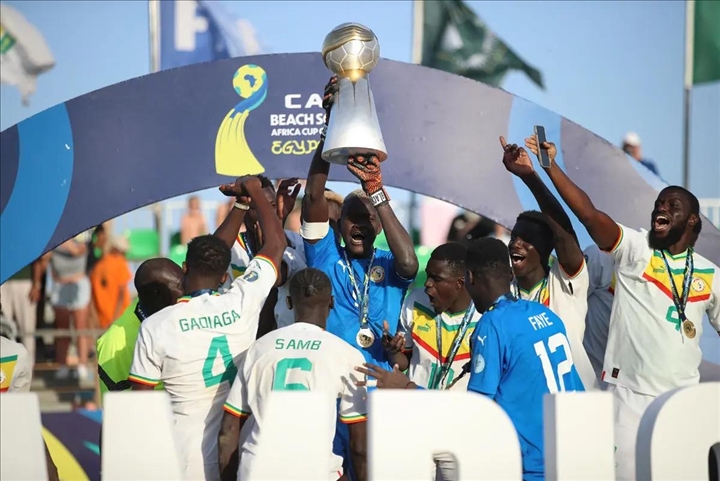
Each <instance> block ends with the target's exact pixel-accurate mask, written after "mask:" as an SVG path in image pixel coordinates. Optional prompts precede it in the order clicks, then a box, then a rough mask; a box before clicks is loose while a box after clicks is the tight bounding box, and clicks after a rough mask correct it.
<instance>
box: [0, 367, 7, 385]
mask: <svg viewBox="0 0 720 481" xmlns="http://www.w3.org/2000/svg"><path fill="white" fill-rule="evenodd" d="M6 377H7V376H5V371H4V370H2V369H0V384H5V379H6Z"/></svg>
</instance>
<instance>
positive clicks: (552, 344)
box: [533, 332, 573, 394]
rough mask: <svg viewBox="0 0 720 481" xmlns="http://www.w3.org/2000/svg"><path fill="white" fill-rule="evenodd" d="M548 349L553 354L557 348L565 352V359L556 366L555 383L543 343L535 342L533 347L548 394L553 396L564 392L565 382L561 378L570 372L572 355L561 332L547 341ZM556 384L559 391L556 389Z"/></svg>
mask: <svg viewBox="0 0 720 481" xmlns="http://www.w3.org/2000/svg"><path fill="white" fill-rule="evenodd" d="M547 344H548V348H550V352H551V353H552V352H555V351H556V350H557V348H558V347H560V346H562V348H563V351H565V359H564V360H563V361H562V362H560V363H558V365H557V379H558V380H557V381H555V375H554V374H553V367H552V364H550V358H549V357H548V353H547V350H546V349H545V343H544V342H543V341H538V342H536V343H535V344H534V345H533V347H534V348H535V354H537V356H538V357H539V358H540V362H541V363H542V369H543V374H545V382H547V387H548V391H550V394H554V393H556V392H558V391H560V392H563V391H565V381H564V380H563V376H564V375H565V374H567V373H569V372H570V371H571V370H572V366H573V361H572V353H571V352H570V345H569V344H568V340H567V337H565V334H563V333H562V332H558V333H557V334H553V335H552V336H550V337H549V338H548V340H547ZM558 383H559V384H560V389H558Z"/></svg>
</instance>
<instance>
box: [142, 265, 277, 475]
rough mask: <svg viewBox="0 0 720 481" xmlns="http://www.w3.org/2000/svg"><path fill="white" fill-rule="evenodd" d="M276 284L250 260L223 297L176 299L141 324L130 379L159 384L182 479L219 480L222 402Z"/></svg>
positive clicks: (265, 268) (269, 269)
mask: <svg viewBox="0 0 720 481" xmlns="http://www.w3.org/2000/svg"><path fill="white" fill-rule="evenodd" d="M276 280H277V270H276V268H275V266H274V265H273V263H272V262H271V261H270V260H269V259H267V258H266V257H264V256H262V255H259V256H255V258H254V259H253V260H252V261H251V262H250V264H249V265H248V268H247V270H246V271H245V274H244V275H243V276H241V277H238V278H237V279H236V280H235V281H234V282H233V284H232V287H231V288H230V289H229V290H228V291H227V292H226V293H224V294H219V293H217V292H215V293H210V292H204V293H202V294H200V295H197V296H196V297H190V296H186V297H182V298H180V299H179V300H178V303H177V304H176V305H174V306H170V307H168V308H165V309H163V310H162V311H160V312H158V313H156V314H154V315H152V316H150V317H148V318H147V319H145V320H144V321H143V323H142V326H141V328H140V333H139V334H138V338H137V342H136V343H135V353H134V356H133V363H132V367H131V368H130V375H129V376H128V379H129V380H131V381H133V382H136V383H140V384H145V385H148V386H155V385H157V384H158V383H159V382H162V383H163V384H164V385H165V390H166V391H167V392H168V394H169V395H170V401H171V403H172V409H173V413H174V414H175V424H174V427H173V428H174V435H175V443H176V445H177V447H178V450H179V459H180V461H181V463H183V465H182V471H183V476H184V478H185V479H193V480H196V479H213V480H214V479H218V478H219V471H218V453H217V437H218V434H219V431H220V422H221V420H222V405H223V402H225V398H226V397H227V394H228V392H229V391H230V386H231V384H232V382H233V380H234V379H235V376H236V373H237V367H236V364H237V361H238V359H239V357H240V356H241V355H242V354H243V353H244V352H245V351H246V350H247V348H248V347H250V345H251V344H252V343H253V342H254V341H255V336H256V334H257V329H258V323H259V317H260V310H261V309H262V307H263V304H264V303H265V299H266V298H267V296H268V293H269V292H270V289H272V287H273V285H274V284H275V282H276Z"/></svg>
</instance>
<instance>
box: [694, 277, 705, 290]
mask: <svg viewBox="0 0 720 481" xmlns="http://www.w3.org/2000/svg"><path fill="white" fill-rule="evenodd" d="M692 290H693V291H695V292H702V291H703V290H705V281H704V280H702V279H700V278H699V277H693V280H692Z"/></svg>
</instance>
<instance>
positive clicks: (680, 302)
mask: <svg viewBox="0 0 720 481" xmlns="http://www.w3.org/2000/svg"><path fill="white" fill-rule="evenodd" d="M336 93H337V83H336V80H335V79H332V80H331V81H330V82H329V83H328V85H327V86H326V90H325V98H324V107H325V109H326V112H327V116H328V117H329V116H330V112H331V111H330V108H331V106H332V104H333V101H334V99H335V97H336ZM323 141H324V134H321V139H320V143H319V145H318V147H317V151H316V153H315V156H314V158H313V160H312V162H311V164H310V167H309V171H308V175H307V181H306V184H305V190H304V196H303V198H302V210H301V215H300V229H299V230H300V233H299V234H297V233H296V232H294V231H293V230H290V229H284V226H285V227H287V222H288V217H289V216H290V214H291V212H292V210H293V206H294V204H295V199H296V198H297V196H298V193H299V191H300V184H299V183H298V181H297V179H288V180H285V181H283V182H281V183H280V184H279V187H278V188H277V190H276V189H275V187H274V185H273V184H272V183H271V182H270V181H269V180H268V179H266V178H264V177H263V176H248V177H243V178H239V179H237V181H236V182H235V183H233V184H226V185H223V186H221V187H220V190H221V191H222V192H223V193H224V194H225V195H227V196H228V197H230V198H231V199H232V208H231V209H229V212H228V213H227V215H226V217H225V218H224V220H223V221H222V223H221V224H220V225H219V227H218V228H217V230H216V231H215V232H214V233H213V234H204V235H197V236H194V237H193V238H192V239H191V240H190V241H189V242H188V245H187V255H186V258H185V262H184V263H183V265H182V267H180V266H177V265H176V264H175V263H173V262H172V261H170V260H168V259H161V258H158V259H151V260H148V261H146V262H144V263H143V264H142V265H141V266H140V267H139V268H138V270H137V272H136V274H135V278H134V283H135V287H136V289H137V293H138V298H137V300H136V301H134V302H132V303H130V304H128V305H127V306H126V307H125V309H124V311H123V312H117V311H115V312H113V313H112V314H113V315H115V316H116V318H117V320H116V321H115V322H114V323H113V324H112V326H111V327H110V329H109V330H108V331H107V332H106V334H105V335H103V337H102V338H101V339H100V340H99V341H98V358H99V359H98V373H99V376H100V379H101V381H102V388H103V391H105V392H107V391H121V390H126V389H134V390H147V389H164V390H165V391H166V392H167V393H168V394H169V396H170V400H171V404H172V409H173V412H174V415H175V422H174V425H173V429H174V440H175V442H176V445H177V449H178V459H179V461H180V463H181V465H182V473H183V475H184V477H185V479H193V480H196V479H197V480H199V479H207V480H217V479H223V480H229V479H232V480H235V479H239V480H244V479H248V477H249V474H250V473H252V471H253V465H254V458H255V455H256V453H257V446H258V443H261V442H262V431H263V426H264V422H263V421H264V419H266V416H267V405H268V404H267V403H268V397H269V394H270V393H271V392H272V391H303V390H310V391H316V392H322V393H325V394H326V395H327V396H328V398H330V399H332V400H333V406H335V407H334V409H333V411H332V412H328V413H327V416H328V417H330V418H332V420H333V422H334V423H335V426H336V430H335V433H334V434H333V435H332V439H327V446H328V453H327V454H328V460H329V462H330V466H331V471H330V472H328V477H327V479H328V480H331V481H336V480H348V481H349V480H365V479H366V478H367V463H366V453H367V450H366V427H365V426H366V419H367V415H368V412H367V396H368V391H372V390H374V389H441V390H444V389H454V390H468V391H471V392H475V393H479V394H481V395H484V396H487V397H489V398H490V399H493V400H494V401H495V402H497V404H498V405H499V406H500V407H502V408H503V409H504V410H505V412H506V413H507V414H508V416H509V417H510V419H511V420H512V422H513V424H514V426H515V428H516V430H517V433H518V438H519V441H520V446H521V453H522V467H523V479H524V480H540V479H544V472H545V471H544V459H543V457H544V451H543V411H542V409H543V408H542V406H543V396H544V395H545V394H548V393H558V392H564V391H592V390H608V391H610V392H612V395H613V399H614V414H615V419H614V422H615V426H614V428H615V439H616V441H615V449H616V470H617V479H635V439H636V436H637V431H638V428H639V423H640V418H641V417H642V415H643V412H644V411H645V409H646V408H647V407H648V405H649V404H650V403H651V402H652V401H653V400H654V399H655V398H656V397H658V396H659V395H661V394H663V393H665V392H667V391H670V390H672V389H674V388H678V387H684V386H690V385H693V384H696V383H698V382H699V378H700V375H699V366H700V363H701V358H702V354H701V351H700V346H699V339H700V337H701V335H702V322H703V316H705V315H707V316H708V317H709V320H710V323H711V325H712V326H713V327H714V328H715V329H716V330H718V331H719V332H720V277H719V276H718V273H717V269H718V268H717V266H715V265H714V264H712V263H711V262H710V261H709V260H707V259H705V258H704V257H702V256H701V255H699V254H698V253H697V252H695V251H694V249H693V246H694V243H695V241H696V240H697V237H698V235H699V233H700V231H701V229H702V222H701V218H700V212H699V204H698V200H697V198H696V197H695V196H694V195H693V194H692V193H690V192H689V191H687V190H686V189H684V188H682V187H677V186H671V187H668V188H666V189H663V190H662V191H661V192H660V193H659V195H658V197H657V200H656V202H655V204H654V206H652V208H651V206H648V209H649V210H650V220H651V224H650V229H649V230H648V231H638V230H635V229H633V228H630V227H627V226H622V225H620V224H618V223H616V222H615V221H614V220H613V219H612V218H611V217H609V216H608V215H607V214H606V213H604V212H602V211H600V210H598V209H597V208H596V207H595V206H594V205H593V203H592V201H591V199H590V198H589V197H588V196H587V195H586V194H585V193H584V192H583V191H582V190H581V189H580V188H579V187H578V186H577V185H575V184H574V183H573V181H572V180H571V179H570V178H569V177H568V176H567V175H566V174H565V173H564V172H563V171H562V169H561V168H560V167H559V166H558V165H557V164H556V163H555V162H554V158H555V154H556V148H555V146H554V144H552V143H549V142H548V143H544V144H543V145H538V144H537V141H536V140H535V138H534V137H532V136H531V137H529V138H526V139H524V142H523V143H524V147H523V146H519V145H517V144H515V143H512V142H507V141H506V140H505V139H504V138H502V137H501V138H500V143H499V145H498V157H500V158H501V159H502V162H503V164H504V166H505V168H506V169H507V171H508V172H509V175H515V176H517V177H518V178H519V179H520V180H522V182H523V183H524V184H525V185H526V186H527V188H528V189H529V190H530V192H532V194H533V195H534V197H535V199H536V201H537V203H538V205H539V207H540V211H527V212H522V213H520V214H519V215H518V217H517V221H516V223H515V226H514V227H513V229H512V230H511V232H510V234H509V239H508V240H507V245H506V243H505V242H503V241H502V240H500V239H498V238H492V237H484V238H481V239H474V240H470V241H466V240H464V239H462V238H461V239H459V242H448V243H446V244H443V245H441V246H439V247H437V248H436V249H435V250H434V251H433V252H432V255H431V258H430V260H429V262H427V265H424V266H420V265H418V259H417V257H416V254H415V251H414V245H413V241H412V239H411V236H410V235H409V234H408V232H407V231H406V230H405V228H404V227H403V225H402V224H401V223H400V221H399V220H398V218H397V216H396V215H395V212H394V211H393V208H392V206H391V204H390V196H389V195H388V192H387V191H386V190H385V188H384V185H383V179H382V169H381V164H380V162H379V160H378V158H377V157H375V156H373V155H367V156H363V155H358V156H351V157H350V158H349V159H348V162H347V169H348V170H349V171H350V172H351V173H352V174H353V175H354V176H355V177H356V178H357V180H358V182H359V183H360V185H361V188H360V189H358V190H356V191H354V192H352V193H350V194H349V195H348V196H346V197H345V198H344V199H341V198H338V197H339V196H338V195H337V194H335V193H334V192H331V191H328V190H327V188H326V183H327V179H328V173H329V169H330V166H331V164H329V163H327V162H325V161H324V160H323V159H322V157H321V152H322V149H323ZM539 149H547V151H548V155H549V157H550V159H551V164H550V167H549V168H546V169H545V171H546V173H547V174H548V177H549V179H550V181H551V182H552V184H553V185H554V187H555V189H556V191H557V192H558V193H559V195H560V197H561V198H562V200H563V201H564V202H565V204H566V205H567V206H568V207H569V208H570V210H571V211H572V212H573V214H574V215H575V216H576V217H577V218H578V219H579V220H580V221H581V222H582V224H583V225H584V227H585V228H586V229H587V231H588V233H589V234H590V236H591V237H592V239H593V240H594V242H595V245H594V246H591V247H590V248H588V249H586V250H585V252H583V251H582V250H581V248H580V245H579V243H578V239H577V235H576V233H575V231H574V229H573V226H572V223H571V222H570V218H569V217H568V214H567V213H566V212H565V211H564V209H563V207H562V205H561V203H560V202H559V201H558V199H557V198H555V196H554V195H553V194H552V193H551V191H550V189H549V188H548V187H547V186H546V185H545V184H544V182H543V181H542V179H541V177H540V176H539V175H538V174H537V172H536V171H535V170H534V167H533V161H532V160H531V158H530V153H532V154H534V155H536V156H537V155H538V150H539ZM529 152H530V153H529ZM335 168H337V167H335ZM381 231H383V232H384V234H385V237H386V239H387V245H388V247H389V249H388V250H383V249H379V248H376V247H375V245H374V244H375V240H376V237H377V236H378V234H379V233H380V232H381ZM496 234H498V235H497V236H496V237H502V232H496ZM460 237H462V235H461V236H460ZM73 249H75V250H73ZM66 250H67V251H68V252H69V253H68V254H67V255H66V256H64V257H61V258H60V259H59V260H55V261H54V269H55V270H56V271H57V270H59V271H61V273H62V275H61V276H60V278H61V279H62V278H66V279H69V280H68V282H74V283H76V284H77V285H78V287H77V290H78V292H80V291H82V289H83V286H82V285H79V283H80V276H79V275H76V273H77V272H80V269H79V267H78V266H77V265H76V263H77V264H79V261H75V260H74V259H75V258H76V257H77V256H79V255H80V253H81V252H82V251H81V250H80V249H79V248H78V247H77V246H75V247H72V248H71V247H69V245H68V247H67V248H66ZM553 252H554V253H555V255H553ZM82 255H84V253H82ZM54 256H55V254H53V258H54ZM50 262H53V260H52V259H50ZM33 269H34V268H33ZM420 269H424V271H425V273H426V275H427V280H426V282H425V285H424V288H422V289H415V290H410V289H409V287H410V286H411V284H412V282H413V280H414V278H415V277H416V275H417V274H418V271H419V270H420ZM33 272H34V271H33ZM31 285H32V284H31ZM408 291H410V292H408ZM61 298H62V295H61ZM3 302H4V301H3ZM64 305H65V306H66V308H67V309H78V308H79V306H78V304H77V303H72V302H69V301H67V300H66V301H65V303H64ZM75 315H76V314H75ZM434 464H435V467H434V468H433V464H432V463H430V464H429V473H430V472H431V470H432V473H433V474H432V475H433V476H435V479H438V480H439V479H444V480H446V481H450V480H454V479H458V472H457V466H455V465H454V463H453V461H452V458H451V457H445V456H442V455H438V456H437V458H436V459H435V460H434Z"/></svg>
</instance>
